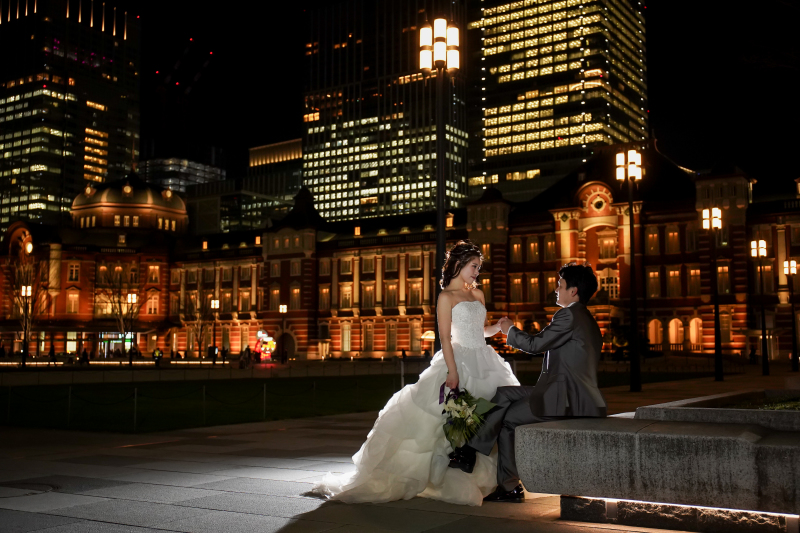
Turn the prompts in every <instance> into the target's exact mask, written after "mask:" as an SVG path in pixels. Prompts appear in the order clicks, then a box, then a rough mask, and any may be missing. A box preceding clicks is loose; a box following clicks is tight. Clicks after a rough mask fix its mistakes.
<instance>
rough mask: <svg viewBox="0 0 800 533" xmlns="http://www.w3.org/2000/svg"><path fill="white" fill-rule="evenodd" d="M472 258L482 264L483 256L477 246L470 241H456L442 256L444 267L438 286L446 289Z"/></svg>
mask: <svg viewBox="0 0 800 533" xmlns="http://www.w3.org/2000/svg"><path fill="white" fill-rule="evenodd" d="M474 257H477V258H478V259H480V261H481V263H482V262H483V254H482V253H481V249H480V248H478V245H477V244H475V243H473V242H472V241H469V240H466V241H458V242H457V243H456V245H455V246H453V247H452V248H450V251H449V252H447V253H445V254H444V266H443V267H442V279H441V280H439V286H440V287H441V288H443V289H444V288H446V287H447V286H448V285H449V284H450V282H451V281H453V278H455V277H457V276H458V274H459V273H460V272H461V269H462V268H464V266H465V265H466V264H467V263H469V262H470V260H471V259H472V258H474Z"/></svg>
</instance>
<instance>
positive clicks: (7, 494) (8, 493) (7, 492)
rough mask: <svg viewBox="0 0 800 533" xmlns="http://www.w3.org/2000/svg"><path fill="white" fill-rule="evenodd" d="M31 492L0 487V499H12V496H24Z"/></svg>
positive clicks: (29, 490)
mask: <svg viewBox="0 0 800 533" xmlns="http://www.w3.org/2000/svg"><path fill="white" fill-rule="evenodd" d="M31 492H33V491H32V490H31V489H14V488H11V487H2V486H0V498H13V497H14V496H25V495H26V494H30V493H31Z"/></svg>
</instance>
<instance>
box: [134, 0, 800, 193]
mask: <svg viewBox="0 0 800 533" xmlns="http://www.w3.org/2000/svg"><path fill="white" fill-rule="evenodd" d="M706 4H707V3H705V2H697V1H696V0H694V1H690V0H659V1H653V2H652V3H651V4H648V5H647V9H646V10H645V16H646V25H647V42H648V57H647V61H648V71H649V72H648V75H649V80H648V82H649V97H650V123H651V128H652V130H653V133H654V136H655V137H656V138H657V139H658V147H659V149H660V150H661V152H663V153H664V154H665V155H667V156H668V157H670V158H671V159H672V160H673V161H675V162H676V163H678V164H680V165H682V166H685V167H688V168H691V169H695V170H700V169H709V168H712V167H715V166H718V165H731V164H735V165H737V166H739V167H740V168H742V169H743V170H745V171H746V172H747V173H748V174H750V175H751V176H752V177H754V178H756V179H757V180H758V181H759V183H760V184H761V186H758V185H757V186H756V190H757V191H758V190H759V189H761V190H765V189H766V188H767V187H766V186H765V185H766V184H769V188H770V189H772V188H774V187H775V186H778V185H780V184H784V185H788V186H789V187H790V188H791V187H792V186H793V185H794V184H793V183H792V180H793V179H794V178H797V177H800V174H799V173H798V172H796V171H795V169H794V166H793V165H792V157H793V155H794V153H795V151H796V149H797V147H796V146H795V145H796V143H797V141H798V140H799V139H800V136H799V135H798V134H797V127H798V123H799V122H798V118H800V117H799V116H798V115H799V114H800V113H798V107H797V105H796V103H795V100H796V98H797V95H796V87H795V86H794V84H793V83H792V80H794V78H795V77H797V76H798V72H797V70H798V65H799V64H800V59H799V58H798V45H797V43H796V39H795V38H794V37H793V36H794V35H795V34H796V28H795V22H794V21H796V20H797V17H798V16H799V15H800V1H783V0H764V2H759V3H758V4H746V5H748V6H750V8H749V9H739V8H738V7H737V5H736V4H730V3H728V4H717V5H720V6H722V8H721V9H718V10H714V11H711V10H698V6H702V7H704V8H705V7H706ZM199 5H200V4H198V3H197V2H188V1H185V0H173V1H171V2H154V1H152V0H148V1H146V2H144V3H137V4H136V6H137V7H136V8H135V10H136V11H137V13H138V14H140V15H141V19H140V20H141V21H142V29H143V36H142V70H143V74H144V75H143V77H142V109H141V113H142V137H143V146H142V156H143V158H145V159H146V158H150V157H165V156H171V155H176V156H181V157H188V158H192V159H195V160H197V161H201V162H205V163H210V162H211V154H212V146H213V147H216V153H215V155H214V157H215V163H216V164H218V165H222V166H224V167H225V168H226V169H227V171H228V176H229V177H231V178H233V177H237V176H242V175H244V173H245V172H246V167H247V148H248V147H252V146H258V145H261V144H267V143H271V142H279V141H283V140H287V139H292V138H297V137H299V136H301V134H302V122H301V121H300V117H301V115H302V110H303V103H302V83H303V81H302V79H303V57H304V56H303V44H304V43H305V41H306V37H307V35H308V34H307V31H306V29H305V28H304V27H303V20H304V19H303V10H304V8H311V7H313V5H314V3H313V0H312V1H309V0H304V1H300V2H280V3H279V2H275V1H269V2H252V3H251V2H248V3H230V4H226V3H214V4H204V7H203V8H202V9H198V6H199ZM205 6H208V7H207V8H206V7H205ZM190 39H192V40H191V41H190ZM176 63H179V64H178V66H177V68H175V66H176ZM156 71H158V74H156ZM198 74H199V78H198V79H197V80H196V81H195V77H197V75H198ZM167 80H169V81H167ZM176 82H177V83H178V84H179V85H175V84H176ZM187 88H188V89H189V92H188V94H187V93H186V90H187Z"/></svg>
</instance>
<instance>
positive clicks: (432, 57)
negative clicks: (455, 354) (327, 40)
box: [419, 17, 460, 349]
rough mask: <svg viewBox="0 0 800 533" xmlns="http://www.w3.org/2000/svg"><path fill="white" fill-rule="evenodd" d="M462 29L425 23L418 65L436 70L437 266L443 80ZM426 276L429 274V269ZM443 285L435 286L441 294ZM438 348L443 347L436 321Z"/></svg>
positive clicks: (443, 205)
mask: <svg viewBox="0 0 800 533" xmlns="http://www.w3.org/2000/svg"><path fill="white" fill-rule="evenodd" d="M458 47H459V30H458V26H455V25H454V24H452V23H448V22H447V19H444V18H441V17H440V18H437V19H435V20H434V21H433V27H431V25H430V24H429V23H427V22H426V23H425V24H424V25H423V26H422V27H421V28H420V30H419V68H420V70H422V72H423V73H425V74H430V73H431V72H432V71H434V70H435V71H436V265H437V267H436V268H441V266H440V265H444V254H445V246H446V234H447V232H446V228H445V224H446V216H447V176H446V172H445V166H446V165H447V159H446V158H445V152H446V150H447V147H446V143H445V136H446V124H447V122H448V119H447V115H446V113H445V111H446V108H447V107H448V106H449V102H445V94H444V80H445V76H446V75H447V74H451V75H452V74H454V73H455V72H456V71H458V69H459V66H460V65H459V60H460V58H459V51H458ZM425 275H426V276H428V275H430V273H428V272H426V273H425ZM441 290H442V288H441V287H439V286H438V284H437V288H436V295H437V297H438V295H439V293H440V292H441ZM436 339H437V341H436V347H435V349H439V348H441V340H440V339H439V328H438V320H437V328H436Z"/></svg>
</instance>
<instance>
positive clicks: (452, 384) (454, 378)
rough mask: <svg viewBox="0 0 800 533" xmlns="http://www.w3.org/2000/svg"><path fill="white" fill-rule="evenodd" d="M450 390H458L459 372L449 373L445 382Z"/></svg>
mask: <svg viewBox="0 0 800 533" xmlns="http://www.w3.org/2000/svg"><path fill="white" fill-rule="evenodd" d="M444 384H445V386H446V387H447V388H448V389H455V388H458V372H457V371H455V370H454V371H452V372H448V373H447V379H446V380H445V382H444Z"/></svg>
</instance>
